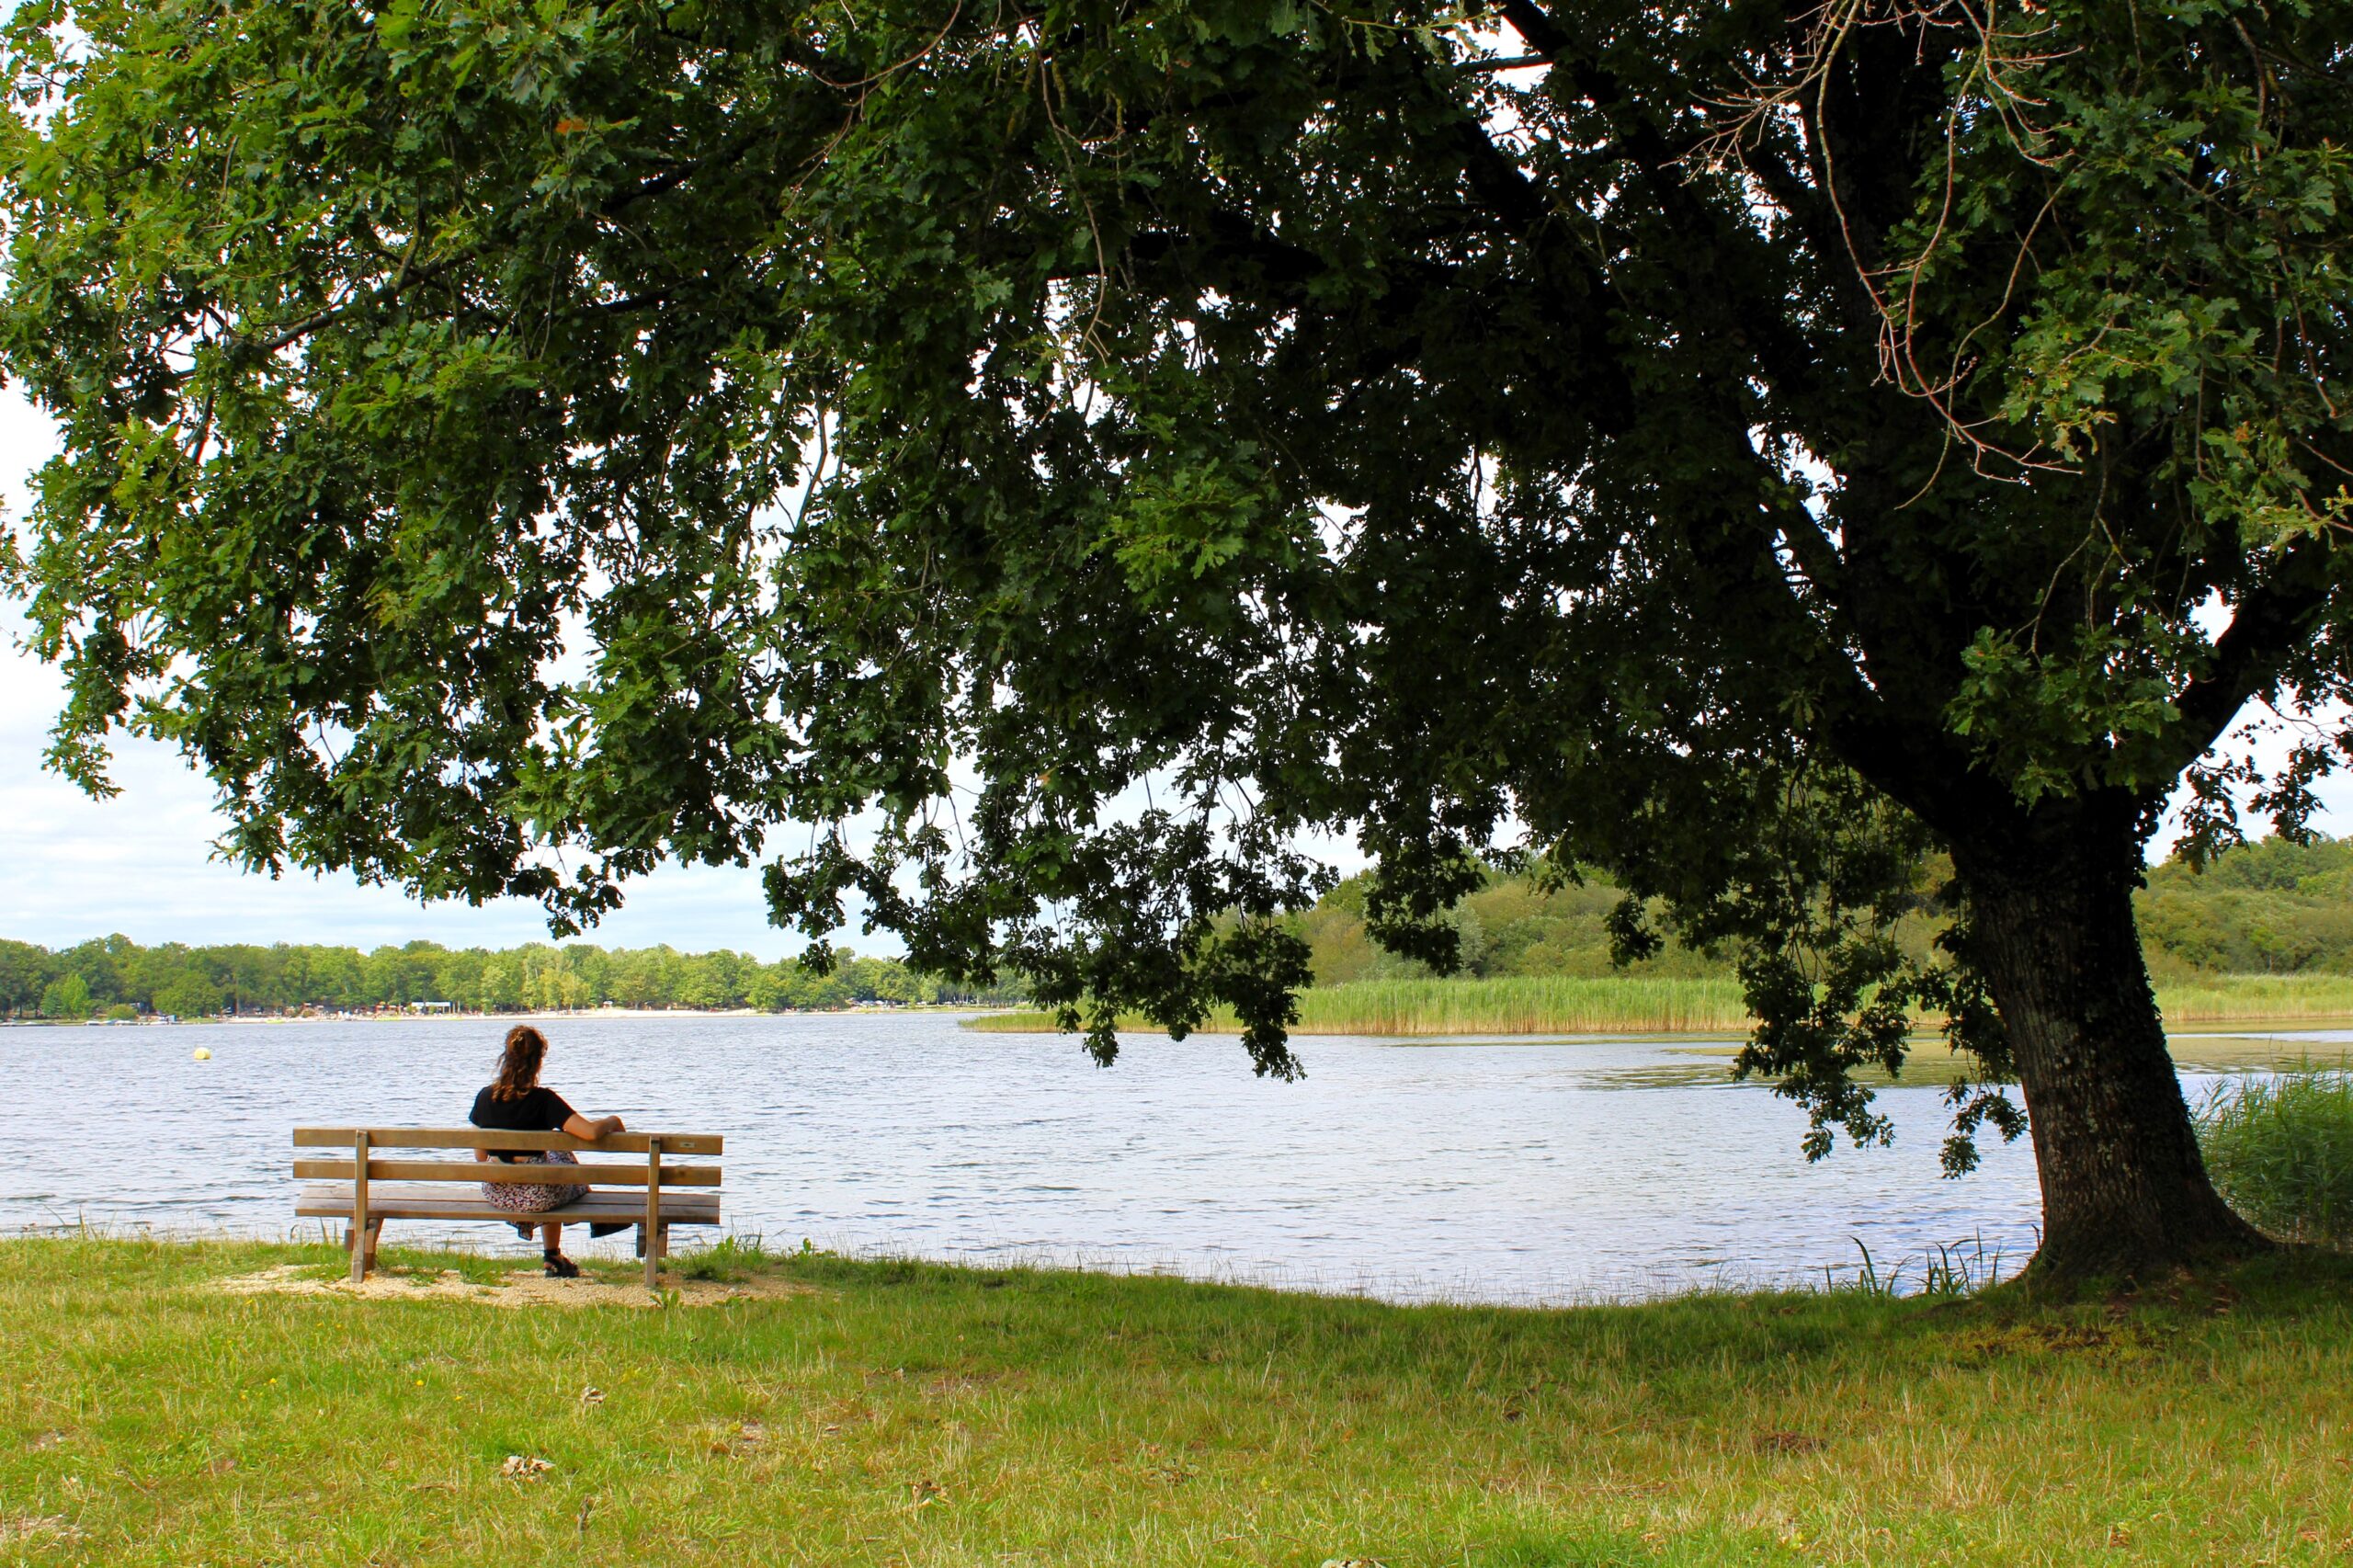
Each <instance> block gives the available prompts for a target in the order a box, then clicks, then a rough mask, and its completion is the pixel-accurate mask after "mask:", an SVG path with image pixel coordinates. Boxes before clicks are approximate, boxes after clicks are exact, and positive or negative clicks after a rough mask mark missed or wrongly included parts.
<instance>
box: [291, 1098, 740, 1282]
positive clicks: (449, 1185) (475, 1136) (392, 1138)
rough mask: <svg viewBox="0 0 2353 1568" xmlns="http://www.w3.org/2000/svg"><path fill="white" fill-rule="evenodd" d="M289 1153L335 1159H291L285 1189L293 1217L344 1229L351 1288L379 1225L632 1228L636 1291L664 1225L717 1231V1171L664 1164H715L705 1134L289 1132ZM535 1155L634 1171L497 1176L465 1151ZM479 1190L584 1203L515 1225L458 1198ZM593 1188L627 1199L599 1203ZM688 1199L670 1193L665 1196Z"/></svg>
mask: <svg viewBox="0 0 2353 1568" xmlns="http://www.w3.org/2000/svg"><path fill="white" fill-rule="evenodd" d="M294 1146H295V1148H296V1149H298V1150H300V1149H335V1150H340V1151H344V1153H343V1154H342V1157H340V1158H335V1159H328V1158H322V1157H319V1156H315V1155H313V1156H310V1157H305V1156H303V1155H301V1154H299V1153H298V1154H296V1155H295V1157H294V1178H295V1179H296V1180H297V1181H301V1182H305V1183H308V1184H309V1185H307V1186H305V1187H303V1188H302V1189H301V1194H300V1196H298V1197H297V1198H296V1199H295V1202H294V1212H295V1213H297V1214H299V1215H302V1216H304V1217H306V1218H312V1219H322V1220H341V1221H345V1222H346V1223H347V1225H348V1226H349V1227H350V1228H349V1230H348V1232H347V1235H346V1238H345V1244H346V1245H347V1246H348V1247H349V1248H350V1249H351V1278H352V1279H353V1280H354V1281H355V1282H357V1281H359V1280H363V1279H365V1278H368V1270H369V1268H371V1267H374V1265H375V1262H376V1238H377V1237H378V1236H379V1235H380V1234H381V1233H382V1231H383V1229H384V1221H387V1220H490V1221H496V1222H497V1223H499V1224H502V1225H513V1224H531V1225H546V1224H565V1225H577V1224H582V1223H585V1222H590V1221H595V1222H601V1223H613V1222H620V1223H623V1224H632V1223H633V1224H634V1225H636V1227H637V1250H638V1253H639V1256H642V1257H643V1258H644V1259H645V1288H646V1289H647V1290H653V1289H654V1277H655V1271H656V1270H657V1269H658V1267H660V1265H661V1261H662V1256H663V1254H665V1252H667V1251H668V1250H669V1239H670V1227H671V1226H673V1225H716V1224H718V1223H719V1193H718V1192H717V1191H715V1190H710V1189H715V1188H716V1187H718V1186H719V1176H720V1170H719V1167H718V1166H717V1165H665V1163H664V1159H665V1156H667V1155H672V1154H716V1153H721V1151H722V1139H721V1138H720V1137H719V1135H718V1134H716V1133H710V1132H616V1133H614V1134H612V1135H611V1136H610V1137H608V1138H598V1139H595V1140H593V1141H592V1140H590V1139H586V1138H574V1137H573V1136H572V1135H571V1134H570V1133H567V1132H497V1131H492V1130H491V1129H489V1128H486V1127H298V1128H296V1129H295V1130H294ZM384 1149H463V1150H465V1151H467V1153H466V1157H465V1158H464V1159H461V1160H451V1159H441V1160H416V1159H406V1160H387V1159H382V1158H381V1157H379V1153H378V1152H379V1151H380V1150H384ZM476 1149H488V1150H491V1151H493V1152H494V1153H539V1152H540V1151H543V1150H549V1149H567V1150H573V1151H576V1152H578V1153H584V1154H642V1155H644V1156H645V1158H644V1161H643V1163H642V1164H640V1163H637V1162H631V1163H630V1164H628V1165H619V1164H613V1163H609V1162H607V1163H599V1164H594V1165H592V1164H588V1163H586V1162H583V1163H582V1164H580V1165H508V1164H506V1162H504V1161H500V1160H490V1161H478V1160H476V1159H474V1158H473V1154H472V1151H474V1150H476ZM481 1182H499V1183H513V1184H523V1185H529V1186H536V1187H587V1188H589V1191H588V1193H587V1194H586V1196H585V1197H583V1198H581V1199H578V1200H577V1201H575V1202H572V1203H567V1204H565V1205H564V1206H563V1208H561V1209H550V1210H546V1211H545V1212H543V1213H537V1214H518V1213H517V1212H516V1211H514V1210H510V1209H500V1208H496V1207H494V1206H493V1205H492V1204H491V1203H490V1202H489V1200H487V1199H484V1198H483V1196H482V1194H481V1193H479V1192H476V1191H472V1190H468V1189H469V1188H471V1187H472V1186H473V1185H474V1184H477V1183H481ZM598 1187H621V1188H630V1189H635V1190H625V1191H620V1192H599V1191H597V1190H596V1189H597V1188H598ZM681 1187H683V1188H688V1189H691V1190H687V1191H676V1190H674V1189H675V1188H681Z"/></svg>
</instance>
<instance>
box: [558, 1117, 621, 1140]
mask: <svg viewBox="0 0 2353 1568" xmlns="http://www.w3.org/2000/svg"><path fill="white" fill-rule="evenodd" d="M563 1130H564V1131H566V1132H569V1133H571V1134H572V1135H573V1136H574V1138H585V1139H587V1140H588V1141H589V1142H592V1143H593V1142H596V1141H597V1139H599V1138H604V1137H608V1136H610V1135H611V1134H613V1133H616V1132H621V1131H627V1129H625V1128H623V1127H622V1126H621V1119H620V1117H618V1116H600V1117H598V1118H597V1119H596V1120H594V1121H591V1120H589V1119H587V1118H586V1117H585V1116H583V1115H581V1114H580V1113H579V1112H578V1111H574V1112H573V1113H572V1114H571V1115H570V1116H568V1117H566V1118H565V1119H564V1122H563Z"/></svg>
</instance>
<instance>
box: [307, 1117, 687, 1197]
mask: <svg viewBox="0 0 2353 1568" xmlns="http://www.w3.org/2000/svg"><path fill="white" fill-rule="evenodd" d="M294 1146H295V1147H296V1148H297V1149H335V1150H338V1151H341V1157H340V1158H335V1159H323V1158H319V1157H317V1156H312V1157H308V1158H305V1157H304V1156H302V1155H301V1154H297V1155H296V1156H295V1158H294V1176H295V1179H297V1180H298V1181H357V1180H358V1178H359V1176H360V1170H359V1160H360V1156H361V1152H362V1151H365V1153H366V1158H367V1163H368V1168H367V1177H368V1179H369V1180H370V1181H473V1182H484V1181H486V1182H497V1183H517V1184H523V1185H529V1186H534V1187H548V1186H563V1187H717V1186H718V1185H719V1184H720V1167H719V1166H717V1165H672V1164H669V1163H668V1161H669V1157H670V1156H671V1155H674V1154H717V1153H722V1152H723V1151H724V1149H725V1147H726V1141H725V1140H724V1138H722V1136H721V1135H720V1134H718V1133H715V1132H616V1133H613V1134H612V1135H611V1136H609V1137H606V1138H595V1139H590V1138H574V1137H573V1136H572V1135H571V1134H570V1133H568V1132H501V1131H495V1130H494V1129H491V1128H487V1127H298V1128H296V1129H295V1130H294ZM380 1149H464V1150H466V1151H468V1157H467V1158H465V1159H462V1160H453V1159H441V1160H387V1159H380V1158H379V1157H378V1156H377V1151H378V1150H380ZM476 1149H488V1150H490V1151H491V1152H492V1153H540V1152H542V1151H545V1150H549V1149H563V1150H576V1151H578V1152H579V1153H585V1154H642V1155H643V1156H645V1157H644V1158H643V1159H642V1160H631V1161H630V1162H629V1163H628V1164H626V1165H622V1164H619V1163H615V1162H595V1163H592V1162H588V1161H583V1162H581V1163H580V1164H578V1165H560V1166H556V1167H553V1168H551V1167H549V1166H547V1165H508V1164H506V1162H504V1161H500V1160H488V1161H477V1160H475V1159H473V1158H472V1151H473V1150H476Z"/></svg>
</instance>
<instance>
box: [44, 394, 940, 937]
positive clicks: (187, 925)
mask: <svg viewBox="0 0 2353 1568" xmlns="http://www.w3.org/2000/svg"><path fill="white" fill-rule="evenodd" d="M53 449H54V438H53V437H52V435H51V430H50V426H49V424H48V422H47V420H46V419H45V418H43V416H42V415H40V413H39V412H38V411H37V410H35V409H33V408H32V407H30V406H29V405H28V404H27V403H26V402H25V401H24V400H23V399H22V398H21V397H20V396H18V395H17V392H15V391H14V390H13V389H5V390H0V507H5V513H0V527H6V526H8V525H11V524H14V523H16V522H17V521H19V520H20V519H22V517H24V515H25V505H26V500H27V496H28V480H29V477H30V475H31V474H32V472H33V471H34V470H35V469H36V468H38V467H39V466H40V463H41V462H42V461H44V460H46V459H47V458H48V457H49V455H50V453H51V451H52V450H53ZM24 631H25V622H24V619H23V617H22V616H21V615H19V614H18V613H17V608H16V607H15V606H14V605H13V604H12V603H10V602H8V601H6V600H0V937H13V938H15V939H17V940H18V941H24V942H36V943H39V944H40V946H42V947H46V948H60V947H68V946H71V945H72V944H74V943H75V942H78V941H82V940H84V939H85V938H87V937H105V936H109V935H112V934H114V933H117V932H119V933H121V934H122V935H123V936H126V937H131V939H132V940H133V941H136V942H141V943H144V944H149V945H152V944H154V943H158V942H187V943H189V944H191V945H199V944H204V943H212V942H259V943H269V942H322V943H335V944H344V945H349V946H352V947H358V948H362V949H366V948H373V947H377V946H381V945H383V944H387V943H391V944H399V943H403V942H407V941H412V940H415V939H416V938H418V937H425V938H427V939H429V940H432V941H436V942H439V943H442V944H443V945H445V946H448V947H453V948H455V947H477V946H479V947H513V946H517V945H518V944H521V943H525V942H539V941H546V940H548V939H549V937H548V930H547V925H546V922H545V920H544V919H543V918H542V916H541V915H540V907H539V905H538V904H536V903H531V902H529V901H527V900H516V899H508V900H505V901H502V902H501V903H495V904H491V905H487V906H485V907H483V908H480V909H475V908H472V907H469V906H467V905H465V904H462V903H457V904H451V903H442V904H434V905H429V906H420V905H418V904H417V903H414V902H413V901H411V900H410V899H408V898H407V897H405V896H404V894H403V893H402V892H400V891H399V890H398V889H397V888H385V887H365V886H362V885H360V884H359V883H358V881H356V880H355V879H353V878H352V877H349V876H329V877H313V876H311V875H309V874H308V873H304V872H290V873H289V874H288V875H286V876H285V877H283V878H281V879H278V880H275V881H273V880H272V879H270V878H268V877H266V876H254V875H248V874H246V873H244V872H243V871H240V870H239V869H236V868H235V867H234V866H233V865H230V864H227V863H225V862H223V861H222V860H219V859H217V858H214V856H213V854H212V844H213V841H214V840H215V839H217V838H218V837H219V836H220V835H221V834H222V830H223V828H224V827H225V825H226V824H225V823H224V821H223V819H222V817H221V816H220V815H219V814H218V813H217V812H214V811H213V809H212V790H211V787H210V785H208V784H207V783H206V782H205V781H204V779H203V778H201V777H199V775H197V774H196V773H194V772H192V771H191V770H190V769H189V768H188V767H187V765H186V764H184V763H182V762H181V761H180V759H179V756H178V754H177V753H176V752H175V751H173V750H172V749H171V748H170V747H168V746H165V745H162V744H157V743H155V742H152V741H136V740H122V741H119V742H118V743H117V747H116V753H115V765H114V767H113V769H112V774H113V778H114V782H115V783H116V784H117V785H119V787H120V790H121V792H120V793H119V794H118V795H116V796H115V797H114V798H113V799H111V800H108V801H93V800H91V799H90V798H89V797H88V796H86V795H85V794H83V793H82V792H81V790H77V789H75V788H74V786H73V785H71V784H69V783H67V782H66V781H65V780H64V779H63V778H59V777H57V776H56V775H55V774H53V773H51V772H48V771H47V770H45V769H44V768H43V767H41V761H40V757H41V752H42V750H43V748H44V747H45V746H46V745H47V744H48V742H47V734H48V730H49V726H50V723H51V721H52V720H53V719H54V718H55V716H56V712H57V708H58V704H59V700H60V694H61V691H62V684H61V683H60V681H59V680H58V678H57V674H56V672H55V671H54V670H52V669H51V668H50V667H49V666H48V665H44V664H42V663H41V662H40V660H38V659H36V658H34V657H33V656H32V655H31V654H30V653H27V652H25V651H24V649H23V648H22V647H21V646H20V645H19V643H20V641H21V638H22V636H23V633H24ZM627 896H628V903H626V904H625V905H624V906H623V907H622V908H621V909H620V911H619V912H617V913H615V914H613V915H608V916H607V917H606V919H605V921H604V923H603V924H602V925H600V926H597V928H596V929H595V930H593V931H591V932H589V933H587V935H586V936H585V937H584V938H582V939H584V940H587V941H593V942H597V943H600V944H602V945H604V946H606V947H628V948H640V947H653V946H654V945H655V944H657V943H664V942H666V943H668V944H669V945H670V946H672V947H674V948H677V949H681V950H684V951H688V952H696V951H708V950H710V949H716V948H729V949H734V950H735V951H738V952H749V953H753V954H756V956H758V957H759V958H760V959H761V960H763V961H773V960H776V959H779V958H781V957H784V956H786V955H787V954H792V953H798V952H800V951H801V949H802V948H803V947H804V946H805V945H806V944H805V942H804V941H803V940H802V939H801V937H798V936H795V935H794V934H792V933H790V932H787V931H779V930H777V929H776V928H775V927H773V926H769V925H768V924H767V914H766V910H767V905H766V903H765V901H764V900H763V899H762V897H761V893H760V879H759V871H758V869H757V868H756V867H754V868H745V869H736V868H733V867H725V868H710V867H699V866H696V867H669V868H665V869H662V870H661V871H659V872H656V873H655V874H654V875H653V876H651V877H648V878H646V879H644V880H643V881H639V882H636V883H634V884H631V888H630V890H629V892H628V894H627ZM835 941H836V942H843V941H847V944H848V945H849V946H851V947H855V948H858V949H860V950H862V951H866V952H892V951H896V950H897V944H896V943H895V942H894V941H892V939H890V938H889V937H862V936H860V935H858V933H857V931H856V930H855V928H854V927H853V929H852V930H851V931H850V932H848V933H845V934H841V935H837V936H836V937H835Z"/></svg>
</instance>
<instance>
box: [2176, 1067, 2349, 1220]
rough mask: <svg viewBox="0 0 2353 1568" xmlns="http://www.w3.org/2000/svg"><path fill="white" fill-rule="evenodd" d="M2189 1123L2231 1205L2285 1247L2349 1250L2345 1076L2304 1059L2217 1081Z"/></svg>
mask: <svg viewBox="0 0 2353 1568" xmlns="http://www.w3.org/2000/svg"><path fill="white" fill-rule="evenodd" d="M2197 1121H2198V1141H2199V1143H2200V1147H2201V1148H2202V1149H2203V1150H2204V1152H2205V1155H2206V1168H2207V1170H2208V1172H2209V1173H2210V1174H2211V1176H2212V1177H2213V1181H2214V1186H2215V1187H2216V1188H2217V1189H2218V1190H2219V1191H2220V1192H2221V1193H2222V1196H2223V1197H2224V1198H2225V1199H2228V1200H2229V1201H2230V1203H2231V1206H2232V1207H2233V1208H2234V1209H2236V1210H2238V1211H2239V1212H2240V1213H2242V1214H2244V1215H2245V1216H2246V1217H2247V1219H2248V1220H2250V1221H2253V1222H2254V1223H2255V1224H2256V1225H2258V1226H2260V1227H2261V1228H2263V1229H2264V1230H2266V1231H2268V1232H2269V1233H2271V1234H2273V1235H2275V1236H2279V1237H2281V1238H2282V1239H2284V1240H2288V1241H2298V1242H2313V1243H2319V1244H2325V1245H2328V1246H2345V1245H2347V1244H2353V1070H2348V1069H2347V1068H2346V1067H2345V1066H2343V1065H2339V1066H2336V1067H2334V1068H2315V1067H2313V1065H2312V1064H2311V1063H2310V1062H2306V1063H2304V1064H2303V1065H2302V1066H2300V1067H2299V1068H2297V1069H2295V1070H2293V1071H2290V1072H2286V1073H2281V1074H2276V1075H2272V1076H2260V1077H2258V1076H2247V1077H2242V1078H2238V1079H2235V1080H2233V1081H2231V1082H2228V1083H2224V1084H2220V1085H2216V1086H2215V1087H2214V1088H2213V1089H2212V1090H2211V1092H2210V1093H2209V1094H2208V1095H2207V1096H2206V1097H2205V1100H2204V1101H2203V1103H2202V1104H2200V1107H2199V1109H2198V1117H2197Z"/></svg>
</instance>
